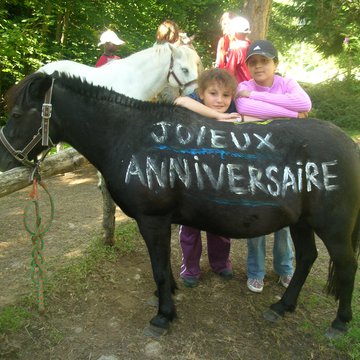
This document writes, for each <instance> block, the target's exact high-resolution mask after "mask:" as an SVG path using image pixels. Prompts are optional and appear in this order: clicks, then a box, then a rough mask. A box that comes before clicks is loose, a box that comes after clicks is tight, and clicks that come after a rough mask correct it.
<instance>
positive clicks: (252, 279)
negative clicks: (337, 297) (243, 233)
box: [235, 40, 311, 293]
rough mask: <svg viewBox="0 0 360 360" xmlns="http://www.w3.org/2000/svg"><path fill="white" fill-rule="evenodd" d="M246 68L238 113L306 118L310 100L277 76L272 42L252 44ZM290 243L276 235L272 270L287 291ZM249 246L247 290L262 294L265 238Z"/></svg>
mask: <svg viewBox="0 0 360 360" xmlns="http://www.w3.org/2000/svg"><path fill="white" fill-rule="evenodd" d="M246 65H247V67H248V69H249V71H250V75H251V76H252V79H251V80H249V81H244V82H241V83H240V84H239V85H238V88H237V96H238V98H237V99H236V100H235V105H236V110H237V112H238V113H240V114H242V115H247V116H253V117H255V118H258V119H271V118H283V117H287V118H289V117H290V118H298V117H300V118H302V117H307V114H308V112H309V111H310V109H311V100H310V98H309V96H308V95H307V94H306V92H305V91H304V90H303V89H302V88H301V86H300V85H299V84H298V83H297V82H296V81H295V80H292V79H287V78H284V77H282V76H279V75H275V72H276V69H277V66H278V53H277V50H276V49H275V47H274V46H273V44H272V43H271V42H270V41H267V40H259V41H255V42H253V43H252V44H251V45H250V47H249V48H248V50H247V53H246ZM291 243H292V240H291V236H290V232H289V228H284V229H281V230H279V231H276V232H275V234H274V246H273V267H274V270H275V272H276V274H277V275H278V276H279V282H280V284H281V285H283V286H284V287H288V285H289V283H290V280H291V278H292V275H293V272H294V270H293V258H294V254H293V250H292V245H291ZM247 245H248V258H247V277H248V280H247V287H248V288H249V290H251V291H253V292H256V293H259V292H261V291H262V290H263V287H264V277H265V274H266V271H265V253H266V242H265V236H259V237H256V238H252V239H248V241H247Z"/></svg>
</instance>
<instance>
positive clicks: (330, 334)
mask: <svg viewBox="0 0 360 360" xmlns="http://www.w3.org/2000/svg"><path fill="white" fill-rule="evenodd" d="M345 334H346V331H343V330H339V329H335V328H333V327H331V328H329V329H328V330H327V331H326V333H325V336H326V337H327V338H328V339H329V340H336V339H340V338H341V337H343V336H344V335H345Z"/></svg>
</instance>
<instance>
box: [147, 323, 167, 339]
mask: <svg viewBox="0 0 360 360" xmlns="http://www.w3.org/2000/svg"><path fill="white" fill-rule="evenodd" d="M166 333H167V329H163V328H160V327H158V326H154V325H151V324H150V325H148V326H147V327H146V328H145V329H144V331H143V335H145V336H149V337H153V338H156V339H158V338H160V337H161V336H163V335H165V334H166Z"/></svg>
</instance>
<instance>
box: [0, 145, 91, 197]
mask: <svg viewBox="0 0 360 360" xmlns="http://www.w3.org/2000/svg"><path fill="white" fill-rule="evenodd" d="M85 164H88V161H87V160H86V159H85V158H84V157H83V156H82V155H81V154H79V153H78V152H77V151H76V150H75V149H72V148H69V149H66V150H64V151H61V152H59V153H57V154H55V155H51V156H48V157H47V158H45V160H44V162H43V163H42V165H41V170H40V175H41V177H42V178H43V179H45V178H49V177H51V176H54V175H56V174H62V173H66V172H69V171H74V170H76V169H78V168H79V167H81V166H83V165H85ZM31 172H32V169H30V168H27V167H24V166H22V167H17V168H15V169H12V170H9V171H6V172H4V173H0V198H1V197H3V196H5V195H9V194H11V193H13V192H15V191H18V190H20V189H22V188H24V187H26V186H28V185H30V184H31V181H30V176H31Z"/></svg>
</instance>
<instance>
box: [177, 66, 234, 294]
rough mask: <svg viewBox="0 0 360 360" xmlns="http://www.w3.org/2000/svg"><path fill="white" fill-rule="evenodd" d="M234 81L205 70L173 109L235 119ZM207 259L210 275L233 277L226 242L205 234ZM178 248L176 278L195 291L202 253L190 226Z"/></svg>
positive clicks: (218, 71)
mask: <svg viewBox="0 0 360 360" xmlns="http://www.w3.org/2000/svg"><path fill="white" fill-rule="evenodd" d="M236 86H237V83H236V80H235V78H234V77H233V76H232V75H231V74H230V73H229V72H227V71H226V70H223V69H217V68H215V69H209V70H205V71H204V72H203V73H202V74H201V75H200V76H199V78H198V89H197V90H196V92H194V93H193V94H191V95H189V97H179V98H177V99H176V100H175V104H176V105H180V106H184V107H187V108H189V109H190V110H193V111H196V112H198V113H200V114H202V115H204V116H208V117H212V118H215V119H219V120H221V119H230V118H233V119H236V118H238V117H239V116H240V115H239V114H237V113H234V112H233V111H234V110H235V108H234V103H233V99H234V96H235V93H236ZM206 237H207V247H208V259H209V263H210V267H211V269H212V271H214V272H215V273H216V274H218V275H219V276H220V277H221V278H222V279H224V280H229V279H232V277H233V270H232V267H231V261H230V259H229V255H230V239H229V238H226V237H223V236H218V235H214V234H211V233H209V232H206ZM180 246H181V250H182V265H181V270H180V277H181V278H182V280H183V283H184V285H185V286H186V287H196V286H197V285H198V282H199V277H200V273H201V270H200V258H201V253H202V242H201V231H200V230H199V229H195V228H193V227H190V226H184V225H182V226H181V227H180Z"/></svg>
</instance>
